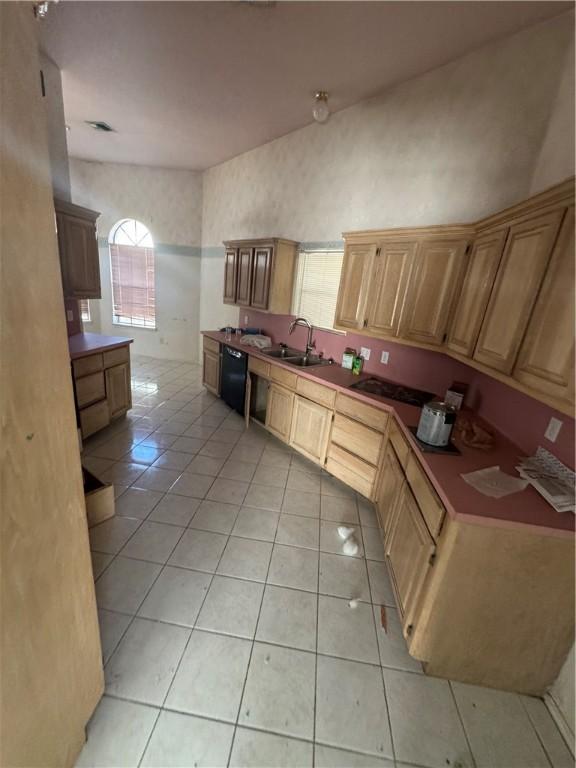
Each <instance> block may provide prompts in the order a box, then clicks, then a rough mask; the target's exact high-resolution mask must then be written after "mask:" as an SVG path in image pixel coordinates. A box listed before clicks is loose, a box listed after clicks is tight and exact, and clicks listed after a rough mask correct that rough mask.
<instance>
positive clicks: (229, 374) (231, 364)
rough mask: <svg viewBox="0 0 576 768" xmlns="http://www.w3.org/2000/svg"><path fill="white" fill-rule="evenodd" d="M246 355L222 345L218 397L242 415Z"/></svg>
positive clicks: (246, 364) (246, 365)
mask: <svg viewBox="0 0 576 768" xmlns="http://www.w3.org/2000/svg"><path fill="white" fill-rule="evenodd" d="M247 367H248V355H247V354H246V353H245V352H239V351H238V350H237V349H232V348H231V347H227V346H226V345H224V352H223V354H222V376H221V379H220V397H221V398H222V400H224V402H225V403H227V404H228V405H229V406H230V408H234V410H235V411H238V413H240V414H241V415H242V416H243V415H244V395H245V393H246V369H247Z"/></svg>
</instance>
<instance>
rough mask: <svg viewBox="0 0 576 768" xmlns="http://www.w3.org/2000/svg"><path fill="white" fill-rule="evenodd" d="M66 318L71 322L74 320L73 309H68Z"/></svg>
mask: <svg viewBox="0 0 576 768" xmlns="http://www.w3.org/2000/svg"><path fill="white" fill-rule="evenodd" d="M66 320H68V322H69V323H71V322H72V321H73V320H74V312H72V310H71V309H67V310H66Z"/></svg>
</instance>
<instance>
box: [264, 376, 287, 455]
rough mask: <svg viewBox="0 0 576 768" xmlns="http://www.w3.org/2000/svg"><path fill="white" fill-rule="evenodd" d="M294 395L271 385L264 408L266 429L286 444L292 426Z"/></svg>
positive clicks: (282, 388)
mask: <svg viewBox="0 0 576 768" xmlns="http://www.w3.org/2000/svg"><path fill="white" fill-rule="evenodd" d="M293 404H294V393H293V392H290V391H289V390H288V389H284V387H279V386H277V385H276V384H271V385H270V389H269V390H268V404H267V406H266V427H267V428H268V429H269V430H270V432H272V433H273V434H274V435H276V437H279V438H280V440H284V442H286V443H287V442H288V440H289V439H290V426H291V424H292V407H293Z"/></svg>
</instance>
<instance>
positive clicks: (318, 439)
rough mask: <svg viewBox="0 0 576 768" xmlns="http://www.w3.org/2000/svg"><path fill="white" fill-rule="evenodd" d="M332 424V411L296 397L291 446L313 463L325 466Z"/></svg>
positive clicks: (298, 396)
mask: <svg viewBox="0 0 576 768" xmlns="http://www.w3.org/2000/svg"><path fill="white" fill-rule="evenodd" d="M331 422H332V410H329V409H328V408H325V407H324V406H323V405H319V404H318V403H313V402H312V401H311V400H307V399H306V398H304V397H300V395H294V409H293V412H292V429H291V431H290V445H291V446H293V447H294V448H296V449H297V450H298V451H300V453H303V454H304V456H307V457H308V458H309V459H310V460H311V461H314V462H316V463H317V464H324V461H325V459H326V450H327V448H328V438H329V436H330V424H331Z"/></svg>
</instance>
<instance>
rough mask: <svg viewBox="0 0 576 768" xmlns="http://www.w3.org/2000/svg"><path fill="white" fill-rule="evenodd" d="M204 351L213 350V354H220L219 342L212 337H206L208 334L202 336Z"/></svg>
mask: <svg viewBox="0 0 576 768" xmlns="http://www.w3.org/2000/svg"><path fill="white" fill-rule="evenodd" d="M203 339H204V351H205V352H214V354H215V355H219V354H220V344H219V342H217V341H214V339H210V338H208V336H204V337H203Z"/></svg>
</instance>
